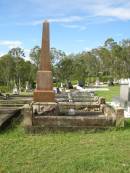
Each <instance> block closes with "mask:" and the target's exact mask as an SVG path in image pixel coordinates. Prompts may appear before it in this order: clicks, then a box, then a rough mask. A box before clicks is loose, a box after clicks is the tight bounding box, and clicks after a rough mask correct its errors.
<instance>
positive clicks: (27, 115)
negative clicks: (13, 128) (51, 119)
mask: <svg viewBox="0 0 130 173" xmlns="http://www.w3.org/2000/svg"><path fill="white" fill-rule="evenodd" d="M23 115H24V120H23V126H24V127H31V126H32V111H31V107H30V105H29V104H26V105H24V107H23Z"/></svg>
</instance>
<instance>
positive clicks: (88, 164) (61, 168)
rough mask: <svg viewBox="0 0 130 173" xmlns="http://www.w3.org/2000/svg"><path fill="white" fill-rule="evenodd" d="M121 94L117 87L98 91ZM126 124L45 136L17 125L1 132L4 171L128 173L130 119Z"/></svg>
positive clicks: (0, 169)
mask: <svg viewBox="0 0 130 173" xmlns="http://www.w3.org/2000/svg"><path fill="white" fill-rule="evenodd" d="M118 93H119V87H117V86H116V87H111V90H110V91H109V92H107V91H105V92H104V91H103V92H98V93H97V94H99V95H100V94H101V95H103V94H104V95H103V96H105V97H106V98H107V100H110V99H111V98H112V95H116V94H117V95H119V94H118ZM108 94H109V95H108ZM125 124H126V125H125V128H124V129H111V130H105V131H97V132H95V131H94V130H92V131H88V132H86V133H85V132H83V131H80V132H73V133H70V132H68V133H63V132H59V133H55V134H52V133H48V134H43V135H30V134H26V133H25V132H24V129H23V128H22V127H21V125H14V127H12V128H10V129H8V130H6V131H4V132H1V133H0V173H128V172H130V121H126V122H125Z"/></svg>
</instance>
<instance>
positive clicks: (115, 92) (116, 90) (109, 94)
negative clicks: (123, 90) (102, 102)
mask: <svg viewBox="0 0 130 173" xmlns="http://www.w3.org/2000/svg"><path fill="white" fill-rule="evenodd" d="M96 95H97V96H101V97H105V98H106V101H112V98H113V97H115V96H119V95H120V86H119V85H118V86H113V87H109V91H97V92H96Z"/></svg>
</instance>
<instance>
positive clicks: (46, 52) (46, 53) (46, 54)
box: [39, 21, 51, 71]
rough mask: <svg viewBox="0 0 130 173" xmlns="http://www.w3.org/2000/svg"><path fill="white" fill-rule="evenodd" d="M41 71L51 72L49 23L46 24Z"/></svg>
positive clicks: (43, 36)
mask: <svg viewBox="0 0 130 173" xmlns="http://www.w3.org/2000/svg"><path fill="white" fill-rule="evenodd" d="M39 70H44V71H51V61H50V37H49V23H48V22H47V21H45V22H44V25H43V35H42V49H41V55H40V68H39Z"/></svg>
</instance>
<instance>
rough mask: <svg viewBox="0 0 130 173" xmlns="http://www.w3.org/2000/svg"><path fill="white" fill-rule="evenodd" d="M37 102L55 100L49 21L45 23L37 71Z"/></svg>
mask: <svg viewBox="0 0 130 173" xmlns="http://www.w3.org/2000/svg"><path fill="white" fill-rule="evenodd" d="M34 101H35V102H54V101H55V95H54V92H53V80H52V71H51V59H50V38H49V23H48V21H45V22H44V23H43V34H42V47H41V55H40V65H39V70H38V72H37V88H36V89H35V91H34Z"/></svg>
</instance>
